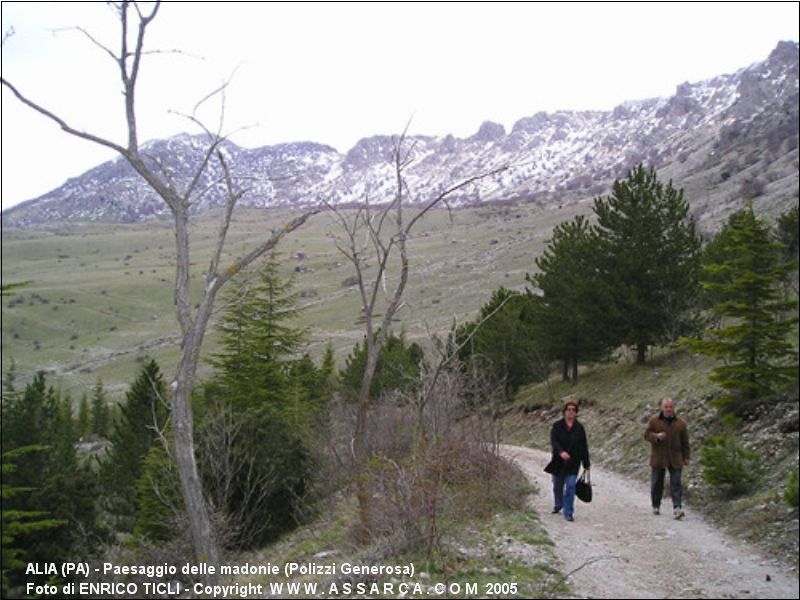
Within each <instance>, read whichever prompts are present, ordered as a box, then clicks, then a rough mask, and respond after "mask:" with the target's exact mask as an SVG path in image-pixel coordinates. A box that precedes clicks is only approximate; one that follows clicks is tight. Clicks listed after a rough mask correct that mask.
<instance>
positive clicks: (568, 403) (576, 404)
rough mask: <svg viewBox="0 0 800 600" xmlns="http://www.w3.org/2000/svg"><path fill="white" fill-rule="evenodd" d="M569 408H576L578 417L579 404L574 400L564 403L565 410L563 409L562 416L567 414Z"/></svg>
mask: <svg viewBox="0 0 800 600" xmlns="http://www.w3.org/2000/svg"><path fill="white" fill-rule="evenodd" d="M569 406H574V407H575V414H576V415H577V414H578V403H577V402H576V401H575V400H573V399H572V398H570V399H569V400H567V401H566V402H565V403H564V408H562V409H561V414H562V415H565V414H567V407H569Z"/></svg>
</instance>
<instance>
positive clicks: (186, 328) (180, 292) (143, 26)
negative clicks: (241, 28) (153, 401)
mask: <svg viewBox="0 0 800 600" xmlns="http://www.w3.org/2000/svg"><path fill="white" fill-rule="evenodd" d="M113 6H114V8H115V9H116V10H117V11H118V15H119V24H120V33H119V42H120V48H119V50H118V51H113V50H111V49H110V48H108V47H106V46H103V45H102V44H101V43H100V42H98V41H97V40H96V39H95V38H94V37H92V36H91V35H90V34H89V33H88V32H86V31H85V30H83V29H80V28H79V29H78V30H79V31H80V32H81V33H83V34H85V35H86V37H88V38H89V41H91V42H92V43H93V44H94V45H96V46H98V47H99V48H100V49H101V50H102V51H103V52H105V53H106V54H107V55H109V56H110V57H111V59H112V60H113V61H114V62H115V64H116V67H117V69H118V72H119V75H120V77H121V80H122V88H123V89H122V91H123V101H124V107H125V120H126V125H127V138H128V139H127V141H126V142H125V143H124V144H121V143H117V142H115V141H113V140H110V139H106V138H104V137H102V136H99V135H95V134H93V133H91V132H88V131H83V130H80V129H76V128H75V127H73V126H71V125H70V124H69V123H67V122H66V121H65V120H64V119H62V118H61V117H60V116H58V115H57V114H55V113H54V112H52V111H50V110H48V109H47V108H45V107H44V106H43V105H41V104H39V103H37V102H34V101H33V100H31V99H30V98H28V97H27V96H26V95H24V94H23V93H22V92H21V91H19V90H18V89H17V88H16V87H15V86H14V85H12V84H11V83H10V82H9V81H7V80H6V79H5V78H2V85H3V86H5V87H6V88H8V89H9V90H10V91H11V92H12V93H13V94H14V95H15V96H16V97H17V98H18V99H19V101H20V102H22V103H23V104H25V105H26V106H28V107H29V108H31V109H32V110H34V111H36V112H38V113H39V114H41V115H43V116H44V117H46V118H47V119H49V120H51V121H53V122H55V123H56V124H58V125H59V126H60V127H61V129H62V130H64V131H65V132H66V133H67V134H69V135H72V136H75V137H77V138H81V139H84V140H87V141H89V142H92V143H94V144H98V145H100V146H104V147H107V148H111V149H112V150H114V151H116V152H117V153H119V154H120V155H121V156H123V157H124V158H125V159H126V160H127V161H128V163H129V164H130V165H131V166H132V167H133V169H134V170H135V171H136V172H137V173H138V174H139V175H140V176H141V177H142V178H144V180H145V181H146V182H147V183H148V184H149V185H150V187H151V188H152V189H153V190H154V191H155V192H156V193H157V194H158V196H159V197H160V198H161V199H162V200H163V201H164V202H165V203H166V204H167V206H168V207H169V209H170V211H171V212H172V216H173V225H174V231H175V246H176V278H175V295H174V299H175V306H176V312H177V320H178V323H179V325H180V330H181V338H182V339H181V350H180V360H179V364H178V368H177V372H176V374H175V378H174V380H173V381H172V383H171V385H170V390H171V398H170V404H171V412H172V424H173V436H174V443H175V446H174V447H175V459H176V462H177V467H178V472H179V475H180V481H181V488H182V491H183V496H184V500H185V503H186V509H187V514H188V519H189V522H190V527H191V532H192V538H193V542H194V548H195V555H196V558H197V560H198V561H202V562H209V563H218V562H219V551H218V544H217V542H216V540H215V538H214V532H213V530H212V526H211V520H210V518H209V514H208V510H207V507H206V502H205V499H204V497H203V490H202V485H201V482H200V478H199V476H198V470H197V464H196V461H195V452H194V435H193V421H192V413H191V408H190V405H189V396H190V394H191V391H192V388H193V386H194V383H195V375H196V371H197V364H198V359H199V356H200V348H201V346H202V343H203V338H204V336H205V333H206V328H207V325H208V322H209V319H210V317H211V315H212V310H213V306H214V301H215V299H216V296H217V292H218V291H219V290H220V288H222V286H224V285H225V284H226V283H227V282H228V281H230V279H231V278H232V277H233V276H234V275H235V274H236V273H238V272H239V271H241V270H242V269H244V268H246V267H247V266H248V265H250V264H251V263H253V262H254V261H255V260H257V259H258V258H260V257H261V256H263V255H264V254H265V253H267V252H268V251H269V250H271V249H272V248H274V247H275V246H276V245H277V244H278V242H280V240H281V239H282V238H283V237H284V236H285V235H287V234H289V233H291V232H293V231H295V230H296V229H298V228H299V227H300V226H301V225H303V224H304V223H305V222H306V221H307V220H308V219H309V217H311V216H312V215H313V214H315V213H317V212H318V210H316V209H312V210H309V211H307V212H305V213H304V214H302V215H300V216H299V217H296V218H294V219H293V220H291V221H290V222H288V223H286V224H285V225H284V226H283V227H282V228H280V229H278V230H276V231H271V232H269V233H268V234H267V235H266V236H265V239H264V240H263V241H262V242H261V243H259V244H258V245H257V246H256V247H254V248H253V249H252V250H251V251H250V252H248V253H247V254H246V255H244V256H241V257H239V258H238V259H236V260H234V261H233V262H232V263H231V264H229V265H227V266H225V265H222V261H223V250H224V247H225V240H226V237H227V233H228V228H229V226H230V222H231V216H232V214H233V211H234V208H235V207H236V204H237V202H238V201H239V200H240V199H241V197H242V196H243V195H244V194H245V193H246V192H247V190H246V189H244V188H240V187H239V186H238V184H237V179H236V178H235V177H233V176H232V174H231V171H230V168H229V165H228V164H227V161H226V159H225V155H224V153H223V149H222V143H223V142H224V141H225V139H226V136H224V135H223V134H222V119H220V126H219V128H218V129H217V130H216V131H211V130H208V129H206V128H205V127H203V129H204V130H205V133H206V135H207V138H208V142H207V145H206V147H205V150H204V153H203V159H202V161H201V163H200V165H199V166H198V167H197V169H196V171H195V172H194V174H193V176H192V177H190V178H189V183H188V184H187V185H185V186H184V187H183V189H179V187H178V184H177V183H176V182H175V181H174V179H173V178H171V177H170V176H169V173H168V171H166V170H165V169H162V168H160V167H159V165H158V164H156V163H154V161H152V160H148V157H147V156H146V155H145V154H144V153H142V152H141V150H140V143H139V134H138V127H137V115H136V110H135V106H136V105H135V100H136V89H137V83H138V81H139V74H140V69H141V65H142V57H143V56H144V55H145V54H146V52H145V51H144V41H145V36H146V32H147V28H148V27H149V26H150V24H151V23H152V21H153V20H154V19H155V18H156V16H157V14H158V11H159V8H160V3H159V2H156V3H154V4H151V3H146V4H140V3H137V2H129V1H125V2H122V3H119V4H114V5H113ZM224 87H225V86H224V85H223V86H222V87H221V88H219V89H218V90H216V91H215V92H213V93H212V94H216V93H221V92H222V91H224ZM205 100H206V99H204V100H203V101H205ZM201 102H202V101H201ZM192 120H193V121H194V122H195V123H196V124H198V125H202V124H201V123H200V122H199V121H198V120H196V119H194V118H192ZM212 163H218V165H219V167H220V168H221V170H222V173H223V174H224V175H223V177H222V178H221V180H220V181H218V182H216V183H217V185H218V186H221V187H223V189H224V196H225V208H224V211H223V215H222V220H221V223H220V227H219V231H218V235H217V242H216V245H215V247H214V250H213V251H212V255H211V259H210V263H209V266H208V270H207V271H206V273H205V287H204V290H203V293H202V298H201V300H200V302H199V304H198V305H197V306H196V307H193V306H192V303H191V300H190V298H191V296H190V273H189V271H190V264H191V263H190V253H189V209H190V207H191V206H192V205H193V203H195V202H196V201H197V200H198V199H199V198H200V197H201V196H202V195H203V194H204V193H205V192H206V191H208V188H205V189H201V182H203V178H204V176H207V175H208V173H209V170H210V165H211V164H212Z"/></svg>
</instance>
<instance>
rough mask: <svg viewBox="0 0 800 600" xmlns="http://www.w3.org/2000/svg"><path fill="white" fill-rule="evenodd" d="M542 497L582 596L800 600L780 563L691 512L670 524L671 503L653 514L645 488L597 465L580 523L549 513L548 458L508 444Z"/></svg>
mask: <svg viewBox="0 0 800 600" xmlns="http://www.w3.org/2000/svg"><path fill="white" fill-rule="evenodd" d="M502 452H503V454H504V455H505V456H507V457H508V458H511V459H513V460H514V461H515V462H516V463H517V464H519V465H520V467H521V468H522V469H523V471H524V472H525V474H526V475H527V477H528V478H529V479H530V480H531V481H532V482H533V483H535V484H536V486H537V487H538V488H539V490H540V493H539V494H536V495H535V497H534V499H533V505H534V508H535V509H536V511H537V512H538V513H539V515H540V517H541V520H542V522H543V524H544V526H545V528H546V529H547V531H548V533H549V534H550V537H551V538H552V539H553V541H554V542H555V543H556V553H557V555H558V556H559V558H560V559H561V561H562V563H563V565H562V571H563V572H564V573H570V572H572V571H575V572H574V573H572V575H570V577H569V581H570V583H572V585H573V593H574V594H575V595H576V596H578V597H581V598H798V596H799V595H800V591H798V579H797V575H796V574H795V573H790V572H787V571H786V569H784V568H782V567H781V566H779V565H778V563H777V562H773V561H769V560H765V559H764V558H763V557H760V556H759V555H758V554H757V553H756V552H755V551H754V550H752V549H750V548H748V547H747V546H746V545H745V544H743V543H741V542H739V541H737V540H734V539H732V538H730V537H728V536H727V535H725V534H723V533H721V532H720V531H719V530H717V529H715V528H713V527H712V526H710V525H709V524H707V523H706V522H705V521H703V519H702V518H701V517H700V515H699V514H698V513H696V512H694V511H693V510H692V508H691V506H689V507H688V508H687V507H684V508H685V509H686V517H685V519H684V520H682V521H676V520H674V519H673V518H672V505H671V503H670V501H669V499H668V498H667V499H665V503H664V504H662V509H663V511H662V514H661V515H659V516H655V515H653V514H652V513H651V509H650V493H649V490H648V489H647V488H646V486H642V485H640V484H638V483H634V482H632V481H631V480H629V479H626V478H624V477H622V476H619V475H616V474H613V473H611V472H609V471H605V470H603V469H602V468H599V467H596V466H593V467H592V484H593V488H594V499H593V501H592V502H591V503H590V504H584V503H582V502H580V501H579V500H577V499H576V507H575V521H574V522H572V523H568V522H567V521H565V520H564V518H563V516H561V515H560V514H558V515H553V514H551V513H550V510H551V509H552V505H553V494H552V485H551V483H550V476H549V475H547V474H546V473H544V472H543V471H542V469H543V468H544V465H546V464H547V462H548V460H549V456H548V455H547V454H546V453H544V452H540V451H538V450H531V449H528V448H521V447H517V446H503V447H502Z"/></svg>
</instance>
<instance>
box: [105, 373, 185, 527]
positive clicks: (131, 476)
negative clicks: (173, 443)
mask: <svg viewBox="0 0 800 600" xmlns="http://www.w3.org/2000/svg"><path fill="white" fill-rule="evenodd" d="M166 389H167V388H166V384H165V383H164V379H163V377H162V375H161V370H160V368H159V366H158V364H157V363H156V362H155V361H154V360H151V361H149V362H148V363H147V364H145V365H144V367H142V370H141V371H140V373H139V375H138V376H137V378H136V380H135V381H134V382H133V384H132V385H131V387H130V389H129V390H128V392H127V393H126V395H125V401H124V402H123V403H122V405H121V406H120V417H119V420H118V421H117V423H116V426H115V427H114V430H113V432H112V433H111V434H110V435H109V441H110V442H111V449H110V451H109V453H108V455H107V457H106V458H105V460H103V462H102V465H101V469H100V476H101V479H102V480H103V483H104V485H105V489H106V491H107V492H108V495H109V499H110V501H111V509H112V512H114V513H115V514H117V515H118V516H119V517H121V518H122V520H121V521H120V526H122V527H123V528H127V529H130V525H132V522H131V523H129V526H128V527H126V526H125V525H124V522H125V520H126V517H127V518H130V517H133V516H134V515H135V510H136V508H135V498H136V482H137V480H138V479H139V476H140V475H141V473H142V468H143V462H144V458H145V456H146V455H147V453H148V452H149V451H150V448H151V447H152V446H153V445H154V444H158V443H160V440H159V438H158V435H159V434H161V435H164V431H165V429H166V424H167V420H168V418H169V408H168V405H167V394H166Z"/></svg>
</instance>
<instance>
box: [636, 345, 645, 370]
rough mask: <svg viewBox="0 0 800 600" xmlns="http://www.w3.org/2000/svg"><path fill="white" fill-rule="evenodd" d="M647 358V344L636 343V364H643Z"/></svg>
mask: <svg viewBox="0 0 800 600" xmlns="http://www.w3.org/2000/svg"><path fill="white" fill-rule="evenodd" d="M646 359H647V344H637V345H636V364H637V365H643V364H645V361H646Z"/></svg>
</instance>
